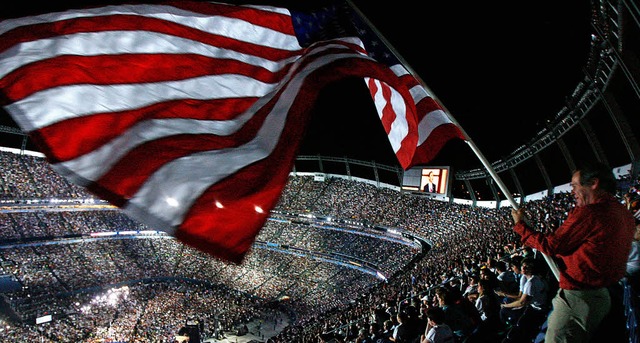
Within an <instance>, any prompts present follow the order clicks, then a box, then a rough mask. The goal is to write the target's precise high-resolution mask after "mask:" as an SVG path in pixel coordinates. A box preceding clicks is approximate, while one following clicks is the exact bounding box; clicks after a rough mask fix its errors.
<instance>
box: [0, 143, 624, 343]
mask: <svg viewBox="0 0 640 343" xmlns="http://www.w3.org/2000/svg"><path fill="white" fill-rule="evenodd" d="M0 162H1V164H0V168H1V169H2V171H1V172H0V200H1V201H2V202H1V203H0V207H2V208H3V209H2V211H0V275H9V276H11V277H13V278H15V280H17V282H19V284H20V285H21V287H20V289H18V290H14V291H7V292H4V293H2V297H3V299H4V301H5V303H6V304H8V306H9V307H10V310H9V311H2V312H3V318H4V319H3V320H4V321H6V324H5V325H3V327H4V329H3V331H4V332H1V333H0V335H2V336H3V337H5V338H6V339H7V341H25V340H26V341H34V342H80V341H82V342H94V341H95V342H98V341H100V342H170V343H172V342H174V337H175V335H176V334H177V332H178V330H179V329H180V328H181V327H182V326H184V323H185V321H186V320H188V319H189V318H199V319H202V320H203V321H204V322H205V323H206V325H205V328H204V332H203V334H204V335H205V336H206V337H215V336H218V335H219V334H220V333H222V332H225V331H231V330H233V328H234V327H236V326H237V325H239V324H242V323H246V322H248V321H250V320H254V319H256V318H260V319H261V320H263V319H264V320H268V319H269V318H273V317H274V316H275V312H276V311H286V313H287V314H289V315H290V316H291V318H290V320H291V322H292V324H291V325H289V326H288V327H286V328H285V329H284V330H283V331H282V332H280V333H279V334H278V335H277V336H274V337H270V338H268V341H269V342H273V343H292V342H318V341H319V340H320V341H330V340H331V339H333V340H335V341H339V342H369V341H367V340H366V339H367V337H369V336H371V335H379V336H382V335H385V333H384V332H385V331H386V335H387V336H391V337H393V336H394V332H395V335H398V334H399V333H398V330H396V328H398V327H402V326H404V328H405V329H408V330H406V331H407V332H406V333H404V334H405V335H407V336H406V337H409V338H406V337H405V338H396V339H395V340H393V339H389V340H388V341H395V342H401V343H402V342H414V341H415V342H419V339H420V335H421V334H422V333H424V329H425V327H426V325H427V323H428V316H429V315H430V314H429V309H430V308H434V307H441V308H445V309H446V308H449V309H453V308H455V309H456V311H458V312H459V313H457V314H456V317H457V318H458V319H457V321H456V323H455V324H454V323H453V322H451V325H450V326H451V328H452V330H453V331H454V333H456V334H457V335H458V336H459V338H460V341H462V340H463V339H467V341H468V342H482V341H487V342H491V341H495V340H496V339H497V338H496V337H495V336H485V334H484V333H483V332H486V331H482V330H475V331H474V329H475V328H479V327H480V326H482V325H489V323H491V325H496V326H495V327H492V328H497V330H493V331H492V332H496V333H498V334H499V335H500V339H502V338H508V337H510V335H530V334H535V333H536V332H537V331H539V329H540V327H539V325H541V324H542V322H541V321H540V320H538V321H536V325H535V327H533V328H523V327H519V326H518V325H516V323H517V320H515V319H514V318H515V317H514V315H513V314H509V313H505V312H508V311H501V310H500V308H499V307H498V308H497V309H496V308H495V306H493V307H492V306H488V307H486V306H485V307H483V306H481V305H478V304H479V302H478V301H477V299H478V298H482V299H484V303H485V305H486V304H487V303H489V304H490V303H491V301H493V300H490V299H489V298H488V297H489V295H491V296H493V295H495V292H492V291H493V290H494V289H497V290H498V291H499V292H498V293H500V292H502V295H501V296H500V297H499V298H498V299H497V301H498V304H501V303H502V304H504V303H508V302H510V301H511V300H510V297H509V296H508V295H507V293H513V292H515V294H516V295H517V294H518V292H519V291H521V288H519V287H515V288H514V287H512V286H509V285H507V281H508V280H512V281H513V280H517V282H520V275H521V274H526V273H528V272H523V271H522V270H520V264H521V262H522V261H523V260H524V261H526V262H527V263H530V264H531V265H534V266H535V267H538V268H534V270H531V271H530V273H535V275H537V277H538V278H539V279H540V280H541V282H543V284H544V285H545V287H546V294H547V295H549V296H551V295H552V294H553V289H554V287H556V286H557V285H556V284H555V279H554V277H553V275H552V273H551V271H550V270H549V269H548V267H547V264H546V262H545V261H544V259H543V256H541V254H540V253H538V252H536V251H534V250H532V249H527V248H526V247H523V246H521V245H520V244H519V239H518V237H517V235H516V234H514V233H513V231H512V230H511V228H512V226H513V223H512V220H511V217H510V210H511V209H510V208H504V209H488V208H481V207H471V206H466V205H460V204H455V203H445V202H442V201H437V200H433V199H429V198H425V197H421V196H416V195H412V194H408V193H402V192H399V191H398V190H394V189H391V188H378V187H375V186H373V185H371V184H368V183H363V182H358V181H354V180H347V179H342V178H328V179H327V180H326V181H324V182H316V181H314V180H313V177H312V176H295V175H292V176H291V177H290V181H289V183H288V185H287V187H286V189H285V192H284V193H283V195H282V197H281V199H280V202H279V204H278V206H277V208H276V209H277V210H278V211H281V212H287V213H300V214H316V215H321V216H323V217H332V218H342V219H347V220H350V221H352V222H357V223H362V225H363V232H364V226H365V225H379V226H383V227H389V228H396V229H398V230H399V231H406V232H409V233H411V234H413V235H416V236H419V237H422V238H424V239H425V240H427V241H428V242H430V243H431V248H430V250H429V251H423V250H421V249H420V248H419V247H417V246H415V245H410V244H402V243H401V242H398V241H393V240H386V239H384V237H382V236H375V235H368V234H354V233H353V232H347V231H341V230H334V229H331V228H327V227H324V226H322V225H301V224H297V223H294V222H287V221H268V222H267V224H266V225H265V227H264V228H263V229H262V231H261V232H260V234H259V235H258V237H257V241H261V242H270V243H275V244H280V245H287V246H291V247H296V248H299V249H300V250H296V251H297V252H298V253H296V254H293V253H290V252H287V251H283V250H278V249H259V248H256V247H254V249H252V250H251V252H250V253H249V255H248V256H247V257H246V259H245V261H244V262H243V263H242V264H240V265H235V264H230V263H226V262H223V261H219V260H216V259H213V258H211V257H210V256H208V255H206V254H203V253H201V252H199V251H197V250H194V249H192V248H190V247H188V246H184V245H182V244H181V243H180V242H178V241H176V240H175V239H173V238H171V237H169V236H167V235H164V234H162V233H158V232H150V233H147V234H142V235H133V236H105V237H101V236H91V235H90V234H91V233H100V232H102V233H104V232H119V231H148V230H151V229H150V228H146V227H145V226H144V225H141V224H139V223H137V222H135V221H133V220H131V219H129V218H128V217H126V216H124V215H122V214H121V213H120V212H119V211H117V210H115V209H113V208H108V207H106V208H101V209H93V210H86V209H85V208H83V207H82V206H78V207H76V208H68V207H66V208H64V209H60V208H56V207H55V206H53V207H50V208H47V209H44V208H42V207H30V206H27V204H28V202H29V201H31V200H33V199H41V200H43V199H54V198H57V199H92V196H91V195H89V194H87V193H86V192H84V191H83V190H82V189H81V188H78V187H76V186H74V185H71V184H69V183H68V182H66V181H65V180H64V179H62V178H61V177H60V176H59V175H57V174H55V173H54V172H53V171H52V170H51V169H50V167H49V166H48V165H47V163H46V162H45V160H44V159H42V158H39V157H34V156H28V155H16V154H13V153H8V152H0ZM621 187H622V190H621V191H623V190H624V186H621ZM621 194H622V193H621ZM95 200H97V199H95ZM572 206H573V201H572V198H571V195H570V194H569V193H559V194H554V195H552V196H549V197H546V198H544V199H542V200H537V201H530V202H527V203H526V204H525V205H524V208H525V209H526V211H527V213H528V215H529V218H530V220H531V221H532V223H533V224H534V225H535V227H536V228H537V230H540V231H543V232H551V231H553V230H554V229H555V228H556V227H557V226H558V225H559V224H560V223H561V222H562V221H563V220H564V218H566V216H567V214H568V211H569V210H570V209H571V207H572ZM300 251H302V252H304V251H323V252H333V253H338V254H340V255H344V256H352V257H356V258H358V259H361V260H365V261H370V262H371V264H372V265H375V266H377V267H378V270H379V272H380V273H381V274H382V275H385V276H386V278H385V279H382V278H380V277H376V276H375V275H370V274H367V273H363V272H361V271H359V270H358V269H354V268H350V267H349V266H345V265H344V264H340V263H329V262H327V261H322V260H318V259H314V258H309V256H306V255H305V254H304V253H300ZM505 266H508V267H507V268H505ZM516 273H517V274H518V275H516ZM549 299H550V297H548V296H545V297H543V299H542V300H541V301H543V302H544V301H548V300H549ZM480 303H482V301H481V302H480ZM452 311H453V310H452ZM7 313H8V314H7ZM49 314H51V315H52V316H53V320H52V321H50V322H46V323H42V324H37V325H36V324H34V320H35V318H38V317H42V316H45V315H49ZM520 315H522V313H520V314H517V315H516V316H520ZM451 316H452V315H451V314H449V315H448V317H447V318H448V319H447V320H450V318H451ZM496 316H497V317H496ZM400 323H402V325H400ZM385 328H386V330H385ZM518 337H519V336H518ZM416 339H418V340H416ZM383 342H384V341H383Z"/></svg>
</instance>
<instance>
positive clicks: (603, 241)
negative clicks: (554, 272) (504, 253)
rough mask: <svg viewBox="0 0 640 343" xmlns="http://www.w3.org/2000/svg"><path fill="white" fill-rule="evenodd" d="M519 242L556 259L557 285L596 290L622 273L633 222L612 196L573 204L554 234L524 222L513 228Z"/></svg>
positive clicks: (563, 287)
mask: <svg viewBox="0 0 640 343" xmlns="http://www.w3.org/2000/svg"><path fill="white" fill-rule="evenodd" d="M513 229H514V231H515V232H516V233H518V234H519V235H520V236H521V239H522V242H523V243H524V244H526V245H528V246H530V247H532V248H534V249H537V250H539V251H541V252H543V253H544V254H546V255H547V256H550V257H554V259H555V260H556V262H558V269H559V273H560V280H559V282H560V284H559V285H560V288H562V289H569V290H579V289H596V288H601V287H607V286H610V285H612V284H614V283H616V282H618V281H619V280H620V279H621V278H622V277H623V276H624V273H625V269H626V263H627V259H628V257H629V251H630V250H631V241H632V240H633V234H634V232H635V222H634V219H633V216H632V214H631V212H629V210H627V209H626V208H625V207H624V206H623V205H622V204H621V203H619V202H618V201H617V200H616V199H615V198H614V197H613V196H610V195H608V196H605V197H603V198H601V199H599V200H597V201H596V202H595V203H593V204H589V205H586V206H580V207H576V208H575V209H574V210H573V211H572V212H571V213H569V216H568V217H567V220H565V221H564V223H562V225H561V226H560V227H559V228H558V229H557V230H556V231H555V232H553V233H551V234H548V235H545V234H543V233H541V232H538V231H534V230H532V229H531V228H530V227H529V226H527V225H526V224H525V223H524V222H523V221H520V222H519V223H517V224H516V225H515V227H514V228H513Z"/></svg>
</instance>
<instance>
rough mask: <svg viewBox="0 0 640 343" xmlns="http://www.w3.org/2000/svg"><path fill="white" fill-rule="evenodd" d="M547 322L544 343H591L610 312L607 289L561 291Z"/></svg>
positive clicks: (556, 297)
mask: <svg viewBox="0 0 640 343" xmlns="http://www.w3.org/2000/svg"><path fill="white" fill-rule="evenodd" d="M552 304H553V311H551V314H549V318H548V320H547V325H548V327H547V333H546V335H545V338H544V341H545V343H580V342H588V341H589V339H590V338H591V336H593V334H594V332H595V331H596V330H597V329H598V325H600V322H602V320H603V319H604V317H605V316H606V315H607V314H608V313H609V310H610V309H611V296H610V295H609V290H608V289H607V288H599V289H593V290H565V289H562V288H561V289H559V290H558V294H556V296H555V297H554V298H553V301H552Z"/></svg>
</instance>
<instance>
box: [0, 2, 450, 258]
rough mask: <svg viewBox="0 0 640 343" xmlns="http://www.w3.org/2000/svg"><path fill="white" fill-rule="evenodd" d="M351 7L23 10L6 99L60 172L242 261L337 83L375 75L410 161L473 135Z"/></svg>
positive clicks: (373, 83)
mask: <svg viewBox="0 0 640 343" xmlns="http://www.w3.org/2000/svg"><path fill="white" fill-rule="evenodd" d="M348 9H349V8H348V6H346V5H345V4H333V5H327V6H325V7H323V8H321V9H317V10H314V11H313V12H303V11H294V10H291V11H290V10H288V9H285V8H278V7H272V6H249V5H246V6H239V5H228V4H221V3H209V2H191V1H179V2H167V3H159V4H134V5H113V6H103V7H94V8H84V9H74V10H67V11H63V12H56V13H48V14H43V15H37V16H31V17H23V18H17V19H7V20H4V21H2V22H0V92H1V94H2V98H1V99H2V100H1V101H2V106H3V108H4V109H5V110H6V111H7V112H8V113H9V114H10V115H11V117H12V118H13V119H14V120H15V122H16V123H18V125H19V126H20V128H21V129H22V130H23V131H24V132H26V133H28V134H29V135H30V137H31V138H32V139H33V140H34V141H35V142H36V144H37V145H38V146H39V147H40V149H41V150H42V152H43V153H44V154H45V156H46V157H47V160H48V161H49V162H50V163H51V166H52V168H53V169H54V170H55V171H56V172H58V173H60V174H61V175H63V176H65V177H66V178H68V179H69V180H70V181H72V182H74V183H76V184H79V185H82V186H84V187H86V188H87V189H88V190H89V191H91V192H93V193H95V194H97V195H98V196H100V197H102V198H103V199H106V200H108V201H109V202H111V203H112V204H114V205H116V206H118V207H119V208H121V209H122V210H123V211H124V213H126V214H127V215H129V216H131V217H132V218H134V219H137V220H139V221H140V222H142V223H144V224H146V225H148V226H149V227H151V228H154V229H159V230H164V231H166V232H168V233H170V234H172V235H174V236H175V237H177V238H178V239H180V240H181V241H183V242H184V243H186V244H189V245H191V246H194V247H196V248H199V249H201V250H203V251H206V252H208V253H210V254H211V255H213V256H215V257H218V258H221V259H224V260H228V261H233V262H236V263H239V262H241V261H242V260H243V258H244V256H245V255H246V253H247V251H248V250H249V249H250V247H251V245H252V243H253V242H254V240H255V237H256V235H257V234H258V232H259V230H260V229H261V228H262V226H263V225H264V223H265V221H266V220H267V218H268V216H269V212H270V210H271V209H273V208H274V207H275V205H276V203H277V201H278V199H279V197H280V194H281V192H282V190H283V189H284V186H285V185H286V182H287V178H288V174H289V171H290V170H291V169H292V166H293V163H294V160H295V156H296V153H297V149H298V147H299V143H300V142H301V139H302V137H303V135H304V132H305V128H306V125H307V123H308V117H309V113H310V111H311V109H312V108H313V106H314V103H315V99H316V98H317V96H318V93H319V92H320V90H321V89H322V88H323V87H325V86H327V85H329V84H330V83H332V82H334V81H337V80H339V79H342V78H345V77H361V78H363V80H364V82H365V84H366V86H367V87H368V88H369V90H370V92H371V96H372V100H373V101H374V103H375V105H376V108H377V110H378V113H379V116H380V120H381V122H382V125H383V126H384V128H385V131H386V132H387V135H388V137H389V141H390V143H391V146H392V147H393V149H394V152H395V153H396V156H397V157H398V161H399V163H400V164H401V165H402V167H403V168H405V169H406V168H409V167H410V166H412V165H416V164H423V163H427V162H428V161H429V160H431V159H432V158H433V157H435V155H436V154H437V152H438V151H439V150H440V148H441V147H442V146H443V145H444V144H445V143H446V142H447V141H448V140H450V139H453V138H462V134H461V132H460V130H458V128H457V127H456V126H455V125H453V124H452V123H451V121H450V120H449V119H448V117H447V116H446V114H445V113H444V112H443V111H442V108H441V107H440V106H439V104H438V103H437V101H435V100H434V99H433V97H431V96H430V95H429V94H428V93H427V91H426V90H425V88H424V87H422V86H421V85H420V84H419V83H418V82H417V81H416V79H415V78H414V77H413V76H411V75H410V74H409V73H408V72H407V70H406V69H405V68H404V67H403V66H402V65H401V64H400V63H398V61H397V60H394V59H393V57H392V56H391V54H389V52H388V50H387V51H386V52H385V51H384V49H385V47H380V46H378V47H376V46H375V35H372V33H371V32H370V30H367V29H366V27H364V26H363V25H362V22H361V21H359V19H358V18H357V16H355V14H354V13H352V12H349V11H348Z"/></svg>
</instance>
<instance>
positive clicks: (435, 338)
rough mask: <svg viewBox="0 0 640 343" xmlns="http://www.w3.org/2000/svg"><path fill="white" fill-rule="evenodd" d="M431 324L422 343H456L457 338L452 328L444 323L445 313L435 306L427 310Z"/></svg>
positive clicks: (422, 338) (421, 340)
mask: <svg viewBox="0 0 640 343" xmlns="http://www.w3.org/2000/svg"><path fill="white" fill-rule="evenodd" d="M427 318H429V323H428V324H427V328H426V330H425V333H424V334H423V335H422V336H421V339H420V343H454V342H455V336H454V334H453V331H452V330H451V328H450V327H449V326H448V325H447V324H446V323H445V322H444V321H445V313H444V310H443V309H442V308H441V307H438V306H434V307H430V308H429V309H428V310H427Z"/></svg>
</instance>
